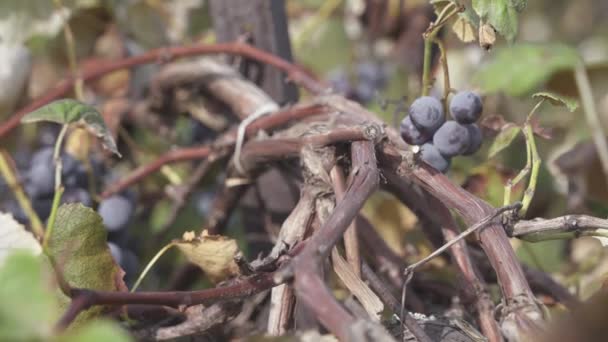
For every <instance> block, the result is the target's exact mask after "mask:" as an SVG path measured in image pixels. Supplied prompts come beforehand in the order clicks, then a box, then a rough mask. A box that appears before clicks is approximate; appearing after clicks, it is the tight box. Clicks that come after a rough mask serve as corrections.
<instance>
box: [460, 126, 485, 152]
mask: <svg viewBox="0 0 608 342" xmlns="http://www.w3.org/2000/svg"><path fill="white" fill-rule="evenodd" d="M465 127H466V128H467V130H468V131H469V139H470V142H469V148H467V150H466V151H464V153H462V155H463V156H470V155H472V154H474V153H475V152H477V151H479V148H481V144H482V142H483V137H482V135H481V129H480V128H479V126H478V125H477V124H470V125H465Z"/></svg>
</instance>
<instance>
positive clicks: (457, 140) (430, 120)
mask: <svg viewBox="0 0 608 342" xmlns="http://www.w3.org/2000/svg"><path fill="white" fill-rule="evenodd" d="M449 109H450V113H451V115H452V118H453V119H454V120H447V121H446V119H445V114H444V112H443V106H442V104H441V102H440V101H439V100H438V99H436V98H434V97H431V96H422V97H419V98H417V99H416V100H415V101H414V102H413V103H412V104H411V106H410V108H409V115H408V116H406V117H405V118H404V119H403V121H401V127H400V131H401V137H402V138H403V140H405V142H407V143H408V144H410V145H419V146H420V159H422V160H423V161H424V162H425V163H427V164H428V165H430V166H432V167H433V168H435V169H436V170H438V171H440V172H446V171H447V170H448V169H449V167H450V163H451V160H452V157H455V156H458V155H462V156H468V155H472V154H474V153H475V152H477V151H478V150H479V148H480V147H481V144H482V135H481V130H480V128H479V126H478V125H477V124H476V123H475V122H476V121H477V120H479V118H480V117H481V112H482V110H483V107H482V103H481V98H480V97H479V95H477V94H475V93H473V92H471V91H461V92H458V93H457V94H456V95H454V96H453V97H452V99H451V100H450V106H449Z"/></svg>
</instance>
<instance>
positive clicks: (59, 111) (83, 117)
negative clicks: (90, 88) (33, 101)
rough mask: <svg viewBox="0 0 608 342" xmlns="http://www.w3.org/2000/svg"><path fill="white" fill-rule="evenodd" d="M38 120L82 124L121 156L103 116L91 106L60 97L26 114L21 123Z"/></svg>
mask: <svg viewBox="0 0 608 342" xmlns="http://www.w3.org/2000/svg"><path fill="white" fill-rule="evenodd" d="M39 121H50V122H56V123H59V124H76V125H79V126H83V127H85V128H86V129H87V130H88V131H89V132H91V133H92V134H94V135H95V136H96V137H98V138H100V139H101V141H102V143H103V146H104V147H105V148H106V149H108V150H110V151H111V152H112V153H114V154H116V155H118V156H119V157H120V156H121V155H120V153H119V152H118V149H117V148H116V142H114V138H113V137H112V134H111V133H110V131H109V130H108V127H107V126H106V123H105V122H104V121H103V117H102V116H101V114H100V113H99V112H98V111H97V109H95V107H93V106H89V105H87V104H85V103H82V102H80V101H76V100H73V99H62V100H57V101H53V102H51V103H49V104H47V105H45V106H42V107H40V108H38V109H36V110H34V111H33V112H31V113H28V114H26V115H25V116H24V117H23V118H22V119H21V122H23V123H30V122H39Z"/></svg>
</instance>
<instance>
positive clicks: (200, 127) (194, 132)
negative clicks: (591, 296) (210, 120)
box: [190, 119, 217, 144]
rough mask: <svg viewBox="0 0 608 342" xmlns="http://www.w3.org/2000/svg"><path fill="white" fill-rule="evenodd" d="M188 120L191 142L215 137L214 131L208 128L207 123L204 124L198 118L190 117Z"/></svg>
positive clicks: (203, 141)
mask: <svg viewBox="0 0 608 342" xmlns="http://www.w3.org/2000/svg"><path fill="white" fill-rule="evenodd" d="M190 122H191V124H190V127H191V131H190V134H191V139H190V140H192V142H193V143H199V144H200V143H205V142H208V141H210V140H213V139H215V137H216V136H217V132H216V131H214V130H213V129H211V128H209V127H208V126H207V125H204V124H203V123H201V122H200V121H199V120H195V119H191V120H190Z"/></svg>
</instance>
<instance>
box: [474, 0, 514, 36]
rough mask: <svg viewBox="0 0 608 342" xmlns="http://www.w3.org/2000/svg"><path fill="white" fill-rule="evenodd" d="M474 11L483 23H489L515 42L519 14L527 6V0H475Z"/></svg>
mask: <svg viewBox="0 0 608 342" xmlns="http://www.w3.org/2000/svg"><path fill="white" fill-rule="evenodd" d="M472 5H473V9H474V10H475V12H477V14H478V15H479V17H480V18H481V21H482V22H483V23H488V24H490V25H492V27H494V29H496V31H498V33H500V34H501V35H503V36H504V37H505V38H506V39H507V41H509V42H513V40H514V39H515V36H516V35H517V25H518V18H517V15H518V12H520V11H521V10H522V9H523V8H524V7H525V5H526V1H525V0H473V1H472Z"/></svg>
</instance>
